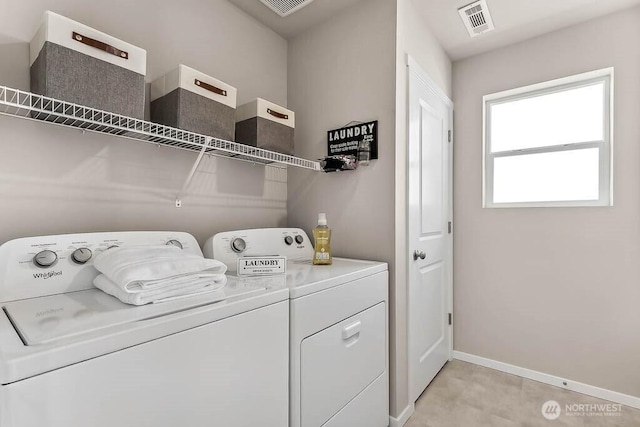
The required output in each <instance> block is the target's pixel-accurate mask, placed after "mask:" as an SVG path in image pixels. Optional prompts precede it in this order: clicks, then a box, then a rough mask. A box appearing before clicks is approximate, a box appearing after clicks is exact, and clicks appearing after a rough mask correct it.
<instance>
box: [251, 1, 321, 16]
mask: <svg viewBox="0 0 640 427" xmlns="http://www.w3.org/2000/svg"><path fill="white" fill-rule="evenodd" d="M260 1H261V2H262V3H264V4H266V5H267V6H268V7H269V9H271V10H273V11H274V12H275V13H277V14H278V15H280V16H282V17H283V18H284V17H285V16H288V15H291V14H292V13H293V12H296V11H298V10H300V9H302V8H303V7H305V6H306V5H308V4H309V3H311V2H312V1H313V0H260Z"/></svg>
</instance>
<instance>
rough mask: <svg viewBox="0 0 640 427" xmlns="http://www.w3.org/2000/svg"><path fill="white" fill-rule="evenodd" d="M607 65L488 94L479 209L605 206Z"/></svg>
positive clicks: (608, 171)
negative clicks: (483, 207) (482, 206)
mask: <svg viewBox="0 0 640 427" xmlns="http://www.w3.org/2000/svg"><path fill="white" fill-rule="evenodd" d="M612 88H613V68H608V69H604V70H599V71H594V72H590V73H585V74H580V75H577V76H572V77H567V78H564V79H559V80H554V81H550V82H546V83H541V84H537V85H533V86H527V87H522V88H518V89H514V90H509V91H506V92H500V93H495V94H491V95H487V96H485V97H484V98H483V101H484V171H483V173H484V206H485V207H527V206H610V205H611V204H612V197H611V196H612V191H611V144H612V141H611V122H612V114H613V113H612V104H613V102H612V96H613V90H612Z"/></svg>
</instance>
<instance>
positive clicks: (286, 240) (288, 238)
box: [284, 236, 293, 246]
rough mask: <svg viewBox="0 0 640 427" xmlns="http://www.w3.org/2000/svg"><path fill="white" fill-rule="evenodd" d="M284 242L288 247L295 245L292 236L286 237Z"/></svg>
mask: <svg viewBox="0 0 640 427" xmlns="http://www.w3.org/2000/svg"><path fill="white" fill-rule="evenodd" d="M284 242H285V243H286V244H287V246H291V245H292V244H293V237H291V236H287V237H285V238H284Z"/></svg>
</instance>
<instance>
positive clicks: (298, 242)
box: [296, 234, 304, 245]
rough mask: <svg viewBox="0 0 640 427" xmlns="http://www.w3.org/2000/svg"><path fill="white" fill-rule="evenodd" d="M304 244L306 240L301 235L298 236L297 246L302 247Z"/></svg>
mask: <svg viewBox="0 0 640 427" xmlns="http://www.w3.org/2000/svg"><path fill="white" fill-rule="evenodd" d="M302 242H304V238H303V237H302V236H301V235H299V234H298V235H297V236H296V243H297V244H299V245H301V244H302Z"/></svg>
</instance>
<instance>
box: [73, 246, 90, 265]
mask: <svg viewBox="0 0 640 427" xmlns="http://www.w3.org/2000/svg"><path fill="white" fill-rule="evenodd" d="M92 256H93V253H92V252H91V249H89V248H80V249H76V250H75V251H73V253H72V254H71V259H72V260H73V261H74V262H75V263H76V264H84V263H86V262H87V261H89V260H90V259H91V257H92Z"/></svg>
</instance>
